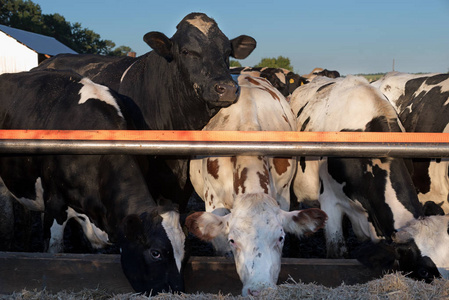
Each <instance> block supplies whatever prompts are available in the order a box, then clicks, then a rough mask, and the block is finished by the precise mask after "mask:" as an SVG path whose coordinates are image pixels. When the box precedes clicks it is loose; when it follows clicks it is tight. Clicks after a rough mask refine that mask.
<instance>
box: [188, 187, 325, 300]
mask: <svg viewBox="0 0 449 300" xmlns="http://www.w3.org/2000/svg"><path fill="white" fill-rule="evenodd" d="M326 219H327V216H326V214H325V213H324V212H323V211H322V210H320V209H316V208H313V209H307V210H301V211H292V212H286V211H283V210H281V209H280V208H279V206H278V205H277V203H276V201H275V200H274V199H273V198H271V197H270V196H268V195H266V194H263V193H258V194H246V195H244V196H242V197H241V198H240V199H237V200H236V202H235V203H234V207H233V209H232V210H231V213H229V214H227V215H226V216H218V215H215V214H212V213H208V212H196V213H194V214H192V215H190V216H189V217H187V219H186V226H187V228H188V229H189V231H190V232H192V233H193V234H194V235H195V236H197V237H198V238H200V239H202V240H205V241H210V240H211V239H213V238H215V237H216V236H218V235H220V234H224V235H226V236H227V238H228V243H229V245H230V247H231V249H232V253H233V254H234V260H235V264H236V268H237V273H238V274H239V276H240V279H241V281H242V282H243V290H242V294H243V295H245V296H246V295H248V294H250V295H257V294H258V293H259V292H260V290H261V289H262V288H265V287H273V286H275V285H276V282H277V279H278V276H279V272H280V268H281V254H282V248H283V246H284V238H285V232H290V233H294V234H297V235H302V234H304V233H311V232H315V231H316V230H318V229H319V228H322V227H323V226H324V223H325V221H326Z"/></svg>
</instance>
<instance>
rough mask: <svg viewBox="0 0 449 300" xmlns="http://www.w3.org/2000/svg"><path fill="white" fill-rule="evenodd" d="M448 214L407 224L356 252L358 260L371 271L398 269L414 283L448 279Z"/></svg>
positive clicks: (428, 217)
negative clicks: (415, 280) (378, 241)
mask: <svg viewBox="0 0 449 300" xmlns="http://www.w3.org/2000/svg"><path fill="white" fill-rule="evenodd" d="M448 225H449V215H437V216H427V217H423V218H419V219H415V220H412V221H410V222H409V223H408V224H407V225H405V226H403V227H402V228H400V229H399V230H398V231H397V232H396V233H394V234H393V235H392V241H393V242H390V243H388V242H385V241H382V242H380V243H378V244H375V245H369V247H364V249H362V250H359V251H357V252H358V253H357V259H358V260H359V261H360V262H362V263H363V264H365V265H367V266H368V267H371V268H379V269H387V270H388V269H397V270H399V271H402V272H404V273H406V275H407V276H410V277H412V278H415V279H417V280H424V281H426V282H428V283H429V282H431V281H432V280H433V279H434V278H438V277H444V278H446V279H447V278H449V227H448Z"/></svg>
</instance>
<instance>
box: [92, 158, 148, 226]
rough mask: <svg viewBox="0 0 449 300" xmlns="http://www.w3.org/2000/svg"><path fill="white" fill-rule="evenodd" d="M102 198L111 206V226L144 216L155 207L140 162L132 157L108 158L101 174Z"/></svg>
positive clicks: (108, 207)
mask: <svg viewBox="0 0 449 300" xmlns="http://www.w3.org/2000/svg"><path fill="white" fill-rule="evenodd" d="M99 176H100V178H102V180H101V198H102V202H103V205H105V206H106V207H107V211H108V214H107V215H108V216H109V217H108V223H110V225H112V226H114V225H117V224H114V223H115V222H119V221H120V220H122V219H124V218H125V217H126V216H127V215H130V214H140V213H142V212H143V211H147V210H148V209H151V208H154V207H155V206H156V203H155V201H154V200H153V198H152V197H151V195H150V193H149V191H148V188H147V185H146V183H145V181H144V178H143V176H142V175H141V173H140V169H139V167H138V166H137V164H136V161H135V160H134V159H133V157H132V156H129V155H104V156H102V159H101V167H100V173H99Z"/></svg>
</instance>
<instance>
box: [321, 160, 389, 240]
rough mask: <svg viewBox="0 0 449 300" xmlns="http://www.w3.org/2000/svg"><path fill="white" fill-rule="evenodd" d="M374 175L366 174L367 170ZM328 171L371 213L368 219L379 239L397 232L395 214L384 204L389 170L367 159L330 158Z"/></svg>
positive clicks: (344, 190)
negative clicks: (395, 230) (395, 229)
mask: <svg viewBox="0 0 449 300" xmlns="http://www.w3.org/2000/svg"><path fill="white" fill-rule="evenodd" d="M368 166H369V167H370V169H371V172H365V171H366V170H367V169H368ZM328 172H329V174H330V175H331V176H332V178H333V179H334V180H335V181H337V182H338V183H340V184H343V183H344V184H345V185H344V187H343V192H344V193H345V194H346V195H347V196H348V198H349V199H357V201H358V202H360V204H361V205H362V206H363V207H364V208H365V209H366V211H367V212H368V220H369V221H370V222H371V223H372V224H373V225H374V228H375V229H376V233H377V234H378V235H379V236H383V237H389V236H391V234H392V233H393V232H394V226H393V225H394V222H393V212H392V211H391V208H390V206H389V205H388V204H386V202H385V195H384V190H385V185H386V176H387V171H385V170H383V169H381V168H379V167H378V166H377V165H373V162H372V160H371V159H368V158H333V157H330V158H328Z"/></svg>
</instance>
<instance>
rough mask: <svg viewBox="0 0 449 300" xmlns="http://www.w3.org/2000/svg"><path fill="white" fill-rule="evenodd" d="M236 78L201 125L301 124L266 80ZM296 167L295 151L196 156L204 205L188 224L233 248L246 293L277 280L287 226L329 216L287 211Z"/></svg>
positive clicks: (195, 179)
mask: <svg viewBox="0 0 449 300" xmlns="http://www.w3.org/2000/svg"><path fill="white" fill-rule="evenodd" d="M238 83H239V86H240V88H241V94H240V98H239V101H238V102H236V103H234V104H232V105H231V106H229V107H226V108H222V109H221V110H220V111H219V112H218V114H217V115H215V116H214V117H213V118H212V119H211V121H210V122H209V123H208V124H207V125H206V127H205V128H204V130H231V131H234V130H239V131H291V130H295V129H296V120H295V116H294V115H293V113H292V111H291V108H290V106H289V105H288V103H287V101H286V100H285V99H284V97H283V96H282V95H281V94H280V92H279V91H277V90H276V89H275V88H274V87H273V86H272V85H271V84H270V83H269V82H268V81H266V80H265V79H263V78H258V77H251V76H248V75H240V76H239V77H238ZM295 171H296V159H295V158H283V157H269V156H246V155H238V156H231V157H229V156H219V157H198V158H196V159H192V160H191V163H190V178H191V181H192V183H193V185H194V187H195V190H196V192H197V193H198V195H199V196H200V197H201V198H202V199H203V200H204V202H205V207H206V212H197V213H194V214H192V215H190V216H189V217H187V220H186V225H187V227H188V229H189V230H190V231H191V232H192V233H193V234H194V235H196V236H197V237H199V238H200V239H203V240H206V241H209V240H212V239H214V241H215V243H214V246H215V247H216V249H217V250H219V252H222V253H223V252H226V251H229V250H231V251H232V253H233V255H234V260H235V264H236V269H237V273H238V274H239V276H240V279H241V281H242V282H243V289H242V294H243V295H245V296H246V295H253V296H256V295H257V294H258V293H259V292H260V290H261V289H262V288H264V287H273V286H275V285H276V283H277V279H278V276H279V272H280V268H281V255H282V248H283V245H284V237H285V233H286V232H290V233H293V234H297V235H302V234H304V233H310V232H314V231H316V230H318V229H319V228H321V227H322V226H323V225H324V222H325V221H326V214H325V213H324V212H323V211H321V210H319V209H316V208H313V209H308V210H301V211H292V212H288V210H289V208H290V186H291V182H292V179H293V177H294V174H295ZM217 238H218V240H217Z"/></svg>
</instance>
